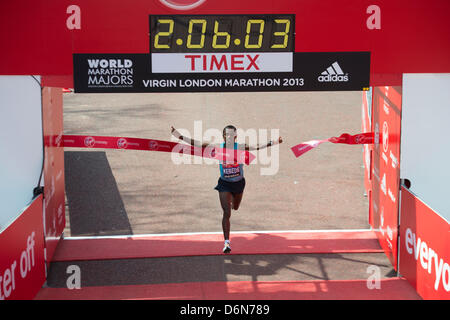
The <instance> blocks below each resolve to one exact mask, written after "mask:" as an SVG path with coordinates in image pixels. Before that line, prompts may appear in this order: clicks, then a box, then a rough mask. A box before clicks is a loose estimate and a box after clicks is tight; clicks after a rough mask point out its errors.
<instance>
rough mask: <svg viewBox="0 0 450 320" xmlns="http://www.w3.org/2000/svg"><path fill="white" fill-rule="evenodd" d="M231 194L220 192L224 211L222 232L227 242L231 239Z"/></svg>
mask: <svg viewBox="0 0 450 320" xmlns="http://www.w3.org/2000/svg"><path fill="white" fill-rule="evenodd" d="M232 198H233V196H232V194H231V192H219V199H220V205H221V206H222V210H223V217H222V230H223V237H224V239H225V240H229V239H230V217H231V202H232Z"/></svg>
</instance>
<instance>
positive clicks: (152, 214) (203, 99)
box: [64, 92, 369, 236]
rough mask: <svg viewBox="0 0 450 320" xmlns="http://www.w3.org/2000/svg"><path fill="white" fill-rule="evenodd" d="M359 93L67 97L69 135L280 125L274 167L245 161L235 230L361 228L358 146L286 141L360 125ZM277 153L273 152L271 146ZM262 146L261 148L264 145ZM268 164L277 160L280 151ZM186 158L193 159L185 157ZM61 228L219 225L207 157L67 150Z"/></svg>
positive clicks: (104, 230) (69, 231)
mask: <svg viewBox="0 0 450 320" xmlns="http://www.w3.org/2000/svg"><path fill="white" fill-rule="evenodd" d="M361 94H362V93H361V92H320V93H319V92H314V93H308V92H296V93H251V94H250V93H210V94H65V95H64V132H65V133H66V134H89V135H113V136H128V137H141V138H154V139H160V140H170V139H171V135H170V126H171V125H173V126H175V127H177V128H185V129H187V130H189V131H190V132H191V134H194V121H202V131H201V133H202V134H203V133H205V131H206V130H207V129H210V128H216V129H219V130H222V128H223V127H224V126H226V125H227V124H234V125H235V126H236V127H238V128H242V129H244V130H248V129H255V130H259V129H267V130H269V133H268V134H269V137H267V138H265V137H262V136H260V137H259V138H260V139H261V140H262V141H264V142H265V141H267V140H268V139H270V138H271V137H270V129H279V132H280V135H281V136H282V137H283V138H284V141H285V142H284V143H283V144H282V145H281V146H279V153H278V155H279V158H278V159H279V166H278V167H279V169H278V171H277V172H276V174H275V175H261V169H262V168H268V167H269V166H270V165H269V164H262V163H261V160H262V158H261V156H260V154H257V153H256V155H257V156H258V158H257V162H258V163H257V164H254V165H251V166H249V167H246V168H245V170H244V172H245V177H246V180H247V185H246V190H245V193H244V198H243V202H242V205H241V208H240V209H239V211H238V212H233V216H232V230H236V231H237V230H240V231H248V230H294V229H359V228H368V227H369V225H368V223H367V220H368V201H367V198H366V197H364V190H363V168H362V163H363V162H362V148H361V147H359V146H348V145H334V144H331V143H329V144H323V145H321V146H320V147H319V148H317V149H316V150H312V151H310V152H309V153H307V154H305V155H304V156H302V157H301V158H295V157H294V155H293V154H292V152H291V150H290V147H292V146H294V145H296V144H298V143H300V142H303V141H306V140H310V139H323V138H329V137H331V136H335V135H339V134H341V133H343V132H348V133H358V132H360V130H361V120H360V119H361V103H362V100H361ZM272 151H275V149H274V150H271V151H270V152H272ZM262 152H266V150H264V151H262ZM269 155H270V156H272V163H275V161H276V160H277V153H276V152H273V153H272V154H269ZM191 159H192V158H191ZM65 165H66V195H67V200H68V201H67V203H68V206H67V222H68V223H67V228H66V231H65V235H66V236H68V235H72V236H77V235H107V234H143V233H171V232H209V231H221V224H220V221H221V209H220V205H219V200H218V195H217V192H216V191H215V190H213V188H214V186H215V185H216V182H217V179H218V175H219V170H218V166H217V165H211V164H190V165H188V164H182V165H177V164H174V163H173V162H172V160H171V157H170V154H167V153H160V152H144V151H123V150H101V149H96V150H88V151H86V149H80V150H75V149H71V150H66V153H65Z"/></svg>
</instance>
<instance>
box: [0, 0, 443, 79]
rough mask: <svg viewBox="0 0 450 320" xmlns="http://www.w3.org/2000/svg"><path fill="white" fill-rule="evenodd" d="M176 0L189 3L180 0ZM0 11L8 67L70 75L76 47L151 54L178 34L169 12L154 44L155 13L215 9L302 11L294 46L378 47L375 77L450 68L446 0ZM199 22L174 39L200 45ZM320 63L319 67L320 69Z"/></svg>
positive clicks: (79, 4)
mask: <svg viewBox="0 0 450 320" xmlns="http://www.w3.org/2000/svg"><path fill="white" fill-rule="evenodd" d="M178 2H182V3H183V4H182V5H177V4H175V5H174V3H178ZM186 3H188V1H186ZM0 12H4V13H7V14H4V15H2V19H0V43H2V46H3V47H4V48H5V49H6V50H4V51H3V52H2V59H1V60H0V74H39V75H72V73H73V60H72V55H73V54H74V53H89V54H93V53H102V54H105V53H111V54H112V53H120V54H126V53H133V54H148V53H150V51H151V47H152V46H153V47H155V45H154V44H155V43H156V45H157V46H160V47H161V46H162V47H164V46H165V45H166V43H165V42H164V41H165V40H166V39H167V38H168V36H170V34H171V31H173V32H174V34H175V33H176V28H175V29H170V28H168V27H170V24H169V23H167V21H166V25H164V23H163V25H164V26H163V27H166V29H161V30H159V31H160V33H159V38H158V41H156V42H155V41H154V42H153V44H151V40H150V35H151V34H152V32H153V31H154V30H151V28H150V21H149V17H150V15H169V17H168V19H171V17H174V16H177V15H186V14H189V15H199V17H198V19H199V20H205V21H206V20H208V18H207V17H208V16H209V15H223V14H228V15H246V16H248V17H249V19H251V20H253V21H251V22H250V24H251V26H254V25H256V26H259V24H260V22H258V21H256V20H258V19H254V18H252V16H254V15H269V14H288V15H294V16H295V21H293V22H289V23H290V26H292V28H294V27H295V29H293V30H295V33H294V34H295V43H294V52H355V51H366V52H371V54H372V57H373V59H372V60H371V83H370V85H371V86H379V85H386V84H390V85H397V84H399V83H401V74H402V73H417V72H420V73H424V72H426V73H433V72H450V59H448V57H449V53H450V42H449V41H448V39H449V37H450V31H449V30H450V19H448V12H450V1H448V0H433V1H414V5H412V4H411V1H410V0H396V1H392V0H377V1H376V2H375V3H374V1H371V0H360V1H335V0H321V1H310V0H297V1H291V0H278V1H272V0H247V1H240V0H228V1H215V0H199V1H197V2H195V4H194V5H192V4H187V5H184V1H183V0H159V1H157V0H155V1H148V0H133V1H109V0H96V1H89V0H77V1H76V2H75V3H74V2H73V1H69V0H59V1H43V0H22V1H1V2H0ZM188 23H189V22H188ZM201 23H202V22H199V21H197V22H195V21H194V22H193V21H191V27H192V28H191V32H190V34H189V29H187V32H186V33H183V37H181V36H180V37H179V38H178V37H177V38H176V39H175V37H174V41H176V45H177V46H182V45H188V44H189V45H191V46H195V45H199V44H201V43H202V42H201V41H200V42H194V39H193V38H195V36H198V35H199V34H201V32H197V31H195V30H196V29H197V28H198V27H199V25H201ZM278 24H283V23H281V22H280V21H279V22H278ZM194 25H195V26H194ZM210 25H212V24H211V23H208V26H207V27H209V26H210ZM251 26H250V28H251ZM245 27H248V26H242V28H245ZM285 27H286V28H285V29H280V30H275V32H276V33H277V34H275V38H277V39H279V40H280V41H281V40H282V39H283V37H284V36H285V35H287V33H286V30H288V26H287V24H285ZM224 28H225V29H222V28H217V30H216V31H217V32H219V33H220V34H219V33H217V34H216V35H217V37H216V40H217V41H219V42H217V41H216V44H215V46H216V47H218V46H223V45H224V43H222V42H220V41H222V40H223V41H225V39H226V34H227V33H228V29H226V28H227V26H225V27H224ZM243 30H244V31H245V30H246V29H243ZM261 31H262V32H261V35H263V37H264V35H266V34H267V32H269V31H268V30H266V29H264V28H263V27H262V25H261ZM244 33H245V32H244ZM255 33H256V34H257V36H256V38H255V39H259V38H258V37H259V35H258V34H259V32H258V31H256V32H255ZM290 34H293V33H290ZM190 35H191V36H192V38H189V36H190ZM209 37H210V38H211V41H212V40H213V39H212V37H211V36H209ZM268 38H270V37H268ZM200 39H201V38H200ZM227 41H228V40H227ZM235 41H237V42H238V43H240V45H241V46H245V45H247V47H248V46H249V45H250V46H253V48H259V40H255V42H251V41H250V40H248V39H247V40H246V38H245V34H244V37H239V38H237V39H235V38H233V39H230V41H229V42H230V43H234V42H235ZM288 42H289V41H288ZM226 43H228V42H225V44H226ZM264 45H265V44H264V43H263V44H262V47H263V46H264ZM275 45H283V46H284V43H283V42H282V41H281V42H277V43H275ZM288 46H289V45H288ZM334 62H335V61H330V64H331V63H334ZM324 67H328V66H324ZM322 71H323V70H317V72H319V75H320V73H321V72H322ZM344 71H345V70H344ZM348 76H349V77H350V78H351V76H352V75H351V74H349V75H348ZM61 87H67V84H65V85H61Z"/></svg>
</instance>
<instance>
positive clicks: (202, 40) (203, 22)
mask: <svg viewBox="0 0 450 320" xmlns="http://www.w3.org/2000/svg"><path fill="white" fill-rule="evenodd" d="M194 24H201V25H202V32H201V36H200V43H199V44H193V43H192V32H193V31H194ZM205 32H206V20H204V19H191V20H189V29H188V33H189V34H188V38H187V43H186V46H187V47H188V48H189V49H199V48H203V46H204V45H205Z"/></svg>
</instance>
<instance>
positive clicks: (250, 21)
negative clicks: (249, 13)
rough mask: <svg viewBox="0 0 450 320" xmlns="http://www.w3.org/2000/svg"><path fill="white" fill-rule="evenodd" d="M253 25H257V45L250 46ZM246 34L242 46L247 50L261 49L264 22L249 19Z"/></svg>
mask: <svg viewBox="0 0 450 320" xmlns="http://www.w3.org/2000/svg"><path fill="white" fill-rule="evenodd" d="M253 24H259V36H258V43H256V44H250V32H251V30H252V25H253ZM246 32H247V34H246V35H245V43H244V46H245V47H246V48H248V49H254V48H261V46H262V41H263V37H264V36H263V32H264V20H259V19H250V20H248V22H247V30H246Z"/></svg>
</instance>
